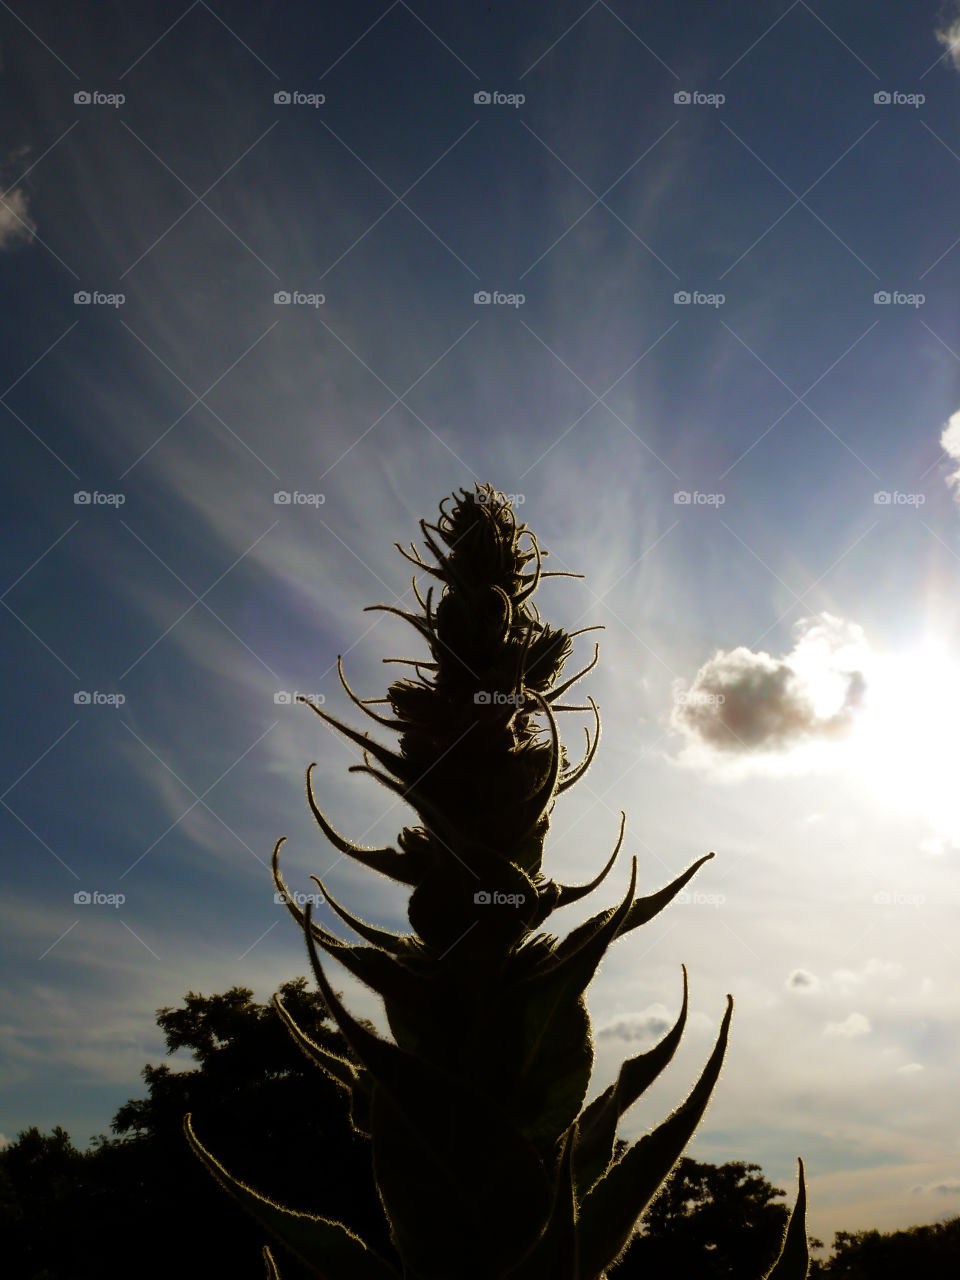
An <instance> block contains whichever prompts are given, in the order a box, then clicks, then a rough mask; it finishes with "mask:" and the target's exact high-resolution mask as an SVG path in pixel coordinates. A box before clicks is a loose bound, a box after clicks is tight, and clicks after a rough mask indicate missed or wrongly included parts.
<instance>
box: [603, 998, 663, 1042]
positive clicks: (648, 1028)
mask: <svg viewBox="0 0 960 1280" xmlns="http://www.w3.org/2000/svg"><path fill="white" fill-rule="evenodd" d="M676 1020H677V1015H676V1013H671V1012H670V1011H669V1010H668V1009H667V1007H666V1005H662V1004H652V1005H650V1006H649V1007H648V1008H647V1009H644V1010H643V1012H642V1013H627V1014H624V1015H623V1016H622V1017H620V1018H616V1019H614V1021H613V1022H608V1023H607V1024H606V1026H604V1027H602V1028H601V1029H600V1031H599V1032H598V1033H597V1034H598V1035H599V1036H601V1037H603V1038H604V1039H617V1040H647V1041H653V1040H659V1039H660V1037H661V1036H662V1035H663V1034H664V1032H666V1031H669V1030H670V1028H671V1027H672V1026H673V1024H674V1023H675V1022H676Z"/></svg>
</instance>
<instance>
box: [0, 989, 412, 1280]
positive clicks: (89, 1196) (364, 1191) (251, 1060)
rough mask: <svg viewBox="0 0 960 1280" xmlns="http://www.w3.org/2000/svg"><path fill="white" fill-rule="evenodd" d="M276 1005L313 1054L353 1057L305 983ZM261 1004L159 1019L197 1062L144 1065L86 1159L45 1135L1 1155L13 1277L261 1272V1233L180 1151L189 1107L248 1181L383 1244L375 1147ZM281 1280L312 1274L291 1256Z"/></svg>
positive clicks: (1, 1225) (242, 996)
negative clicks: (326, 1210)
mask: <svg viewBox="0 0 960 1280" xmlns="http://www.w3.org/2000/svg"><path fill="white" fill-rule="evenodd" d="M280 995H281V997H282V999H283V1000H284V1002H285V1005H286V1007H287V1008H289V1009H291V1010H296V1011H297V1017H298V1018H299V1019H300V1020H301V1022H302V1024H303V1025H304V1026H309V1027H310V1034H311V1035H312V1036H313V1037H314V1039H315V1040H316V1041H317V1042H318V1043H321V1044H324V1045H325V1046H326V1047H328V1048H329V1049H330V1050H331V1051H334V1052H338V1053H341V1054H345V1055H349V1048H348V1047H347V1046H346V1045H345V1044H344V1042H343V1040H342V1037H341V1036H340V1035H339V1033H338V1032H337V1031H336V1030H335V1029H333V1028H331V1027H330V1026H329V1024H328V1020H329V1014H328V1013H327V1010H326V1006H325V1004H324V1000H323V997H322V996H321V995H320V994H319V992H315V991H310V990H308V989H307V981H306V979H305V978H297V979H296V980H294V981H292V982H287V983H285V984H284V985H283V987H282V988H281V991H280ZM252 997H253V993H252V992H251V991H250V990H248V989H246V988H242V987H234V988H233V989H232V990H230V991H227V992H225V993H223V994H221V995H214V996H203V995H197V994H195V993H193V992H190V993H189V994H188V995H187V997H186V1000H185V1003H184V1005H183V1006H182V1007H181V1008H178V1009H171V1008H165V1009H161V1010H159V1011H158V1017H157V1021H158V1025H159V1026H160V1028H161V1030H162V1031H163V1032H164V1036H165V1040H166V1046H167V1050H168V1052H170V1053H173V1052H175V1051H177V1050H188V1051H189V1052H190V1053H191V1054H192V1056H193V1058H194V1060H195V1062H196V1066H195V1067H194V1068H193V1069H189V1070H172V1069H171V1068H170V1067H169V1066H168V1065H166V1064H162V1065H160V1066H152V1065H147V1066H146V1067H145V1068H144V1070H143V1073H142V1074H143V1077H144V1080H145V1081H146V1084H147V1087H148V1095H147V1097H146V1098H142V1099H137V1100H131V1101H129V1102H127V1103H125V1104H124V1105H123V1106H122V1107H120V1109H119V1110H118V1111H117V1114H116V1116H115V1117H114V1120H113V1123H112V1125H111V1128H112V1130H113V1133H114V1135H115V1136H114V1137H112V1138H107V1137H105V1136H101V1137H100V1138H99V1139H97V1140H95V1143H94V1145H93V1147H92V1148H91V1149H90V1150H89V1151H85V1152H81V1151H78V1150H77V1149H76V1148H75V1147H74V1146H73V1144H72V1142H71V1141H70V1137H69V1135H68V1134H67V1133H66V1132H64V1130H62V1129H60V1128H57V1129H55V1130H54V1131H53V1133H52V1134H51V1135H43V1134H40V1133H39V1131H38V1130H37V1129H36V1128H32V1129H28V1130H26V1131H25V1132H24V1133H21V1134H20V1135H19V1136H18V1138H17V1140H16V1141H15V1142H13V1143H11V1144H10V1145H9V1146H8V1147H6V1148H5V1149H4V1150H3V1151H0V1235H2V1239H3V1255H4V1262H5V1264H6V1265H7V1266H8V1267H9V1270H8V1272H7V1273H8V1274H10V1275H15V1276H16V1277H17V1280H86V1278H87V1277H91V1278H92V1277H98V1280H99V1278H101V1277H104V1276H114V1275H116V1276H120V1275H126V1274H127V1273H128V1271H129V1270H130V1266H131V1259H135V1260H136V1265H135V1270H134V1274H135V1275H136V1276H137V1278H138V1280H161V1278H162V1280H169V1277H172V1276H194V1275H207V1274H209V1275H225V1276H227V1275H229V1276H237V1277H242V1276H246V1275H250V1274H251V1269H253V1272H254V1273H256V1272H257V1271H258V1270H259V1263H258V1261H257V1260H258V1258H259V1255H260V1252H261V1246H262V1234H261V1232H260V1229H259V1228H258V1227H257V1225H256V1224H255V1223H253V1222H251V1221H250V1219H249V1217H248V1216H247V1214H245V1213H244V1212H243V1211H242V1210H241V1209H240V1207H239V1206H238V1205H237V1204H236V1203H235V1202H234V1201H232V1200H231V1199H230V1198H229V1197H227V1196H224V1195H223V1194H222V1192H221V1191H220V1190H219V1188H218V1187H217V1186H216V1185H215V1184H214V1183H213V1182H212V1181H211V1179H210V1177H209V1175H208V1174H207V1173H206V1171H205V1170H204V1169H203V1168H201V1166H200V1165H199V1164H198V1163H197V1161H196V1159H195V1158H194V1156H193V1155H192V1153H191V1152H190V1151H189V1150H188V1148H187V1147H186V1145H185V1144H184V1141H183V1114H184V1111H185V1110H193V1111H195V1112H196V1113H197V1114H198V1115H203V1117H204V1122H205V1125H206V1127H207V1128H208V1129H209V1131H210V1132H211V1133H214V1132H215V1133H216V1135H217V1137H216V1141H217V1142H218V1144H220V1146H221V1148H222V1149H223V1150H224V1151H229V1153H230V1156H229V1158H230V1160H231V1161H232V1162H233V1164H234V1165H235V1167H236V1168H237V1169H238V1170H242V1171H243V1174H244V1175H245V1176H247V1177H249V1178H251V1179H253V1178H260V1177H263V1178H270V1180H271V1182H272V1184H273V1185H276V1186H278V1187H282V1188H283V1194H284V1195H285V1196H287V1197H288V1198H289V1201H290V1202H291V1203H293V1204H295V1205H296V1206H297V1207H298V1208H302V1209H304V1210H306V1211H310V1210H313V1211H316V1210H317V1209H318V1208H320V1207H325V1206H327V1205H329V1204H332V1203H336V1204H337V1206H338V1209H337V1211H338V1213H340V1214H341V1215H342V1217H343V1220H344V1221H345V1222H348V1223H350V1224H351V1225H353V1226H354V1227H355V1228H356V1229H357V1230H362V1231H364V1232H365V1233H366V1234H368V1235H369V1236H370V1237H371V1238H374V1239H377V1240H378V1242H379V1243H380V1244H381V1245H383V1246H384V1247H388V1246H389V1237H388V1235H387V1232H386V1228H385V1226H384V1225H383V1221H382V1218H383V1215H382V1212H381V1211H380V1205H379V1199H378V1197H377V1192H376V1186H375V1184H374V1182H373V1177H372V1174H371V1171H370V1152H369V1142H368V1141H367V1140H366V1139H364V1138H362V1137H361V1136H360V1135H358V1134H357V1133H356V1132H355V1131H354V1129H353V1127H352V1125H351V1124H350V1122H349V1117H348V1115H347V1113H346V1109H345V1107H344V1105H343V1102H342V1100H341V1099H340V1097H339V1094H338V1092H337V1090H336V1089H335V1088H334V1087H333V1085H331V1084H330V1083H329V1082H328V1081H326V1080H325V1079H323V1078H322V1077H321V1078H319V1079H318V1076H317V1073H316V1072H315V1070H313V1069H312V1068H311V1065H310V1063H309V1062H308V1061H307V1060H306V1059H305V1058H304V1057H303V1055H302V1054H301V1052H300V1051H299V1049H298V1048H297V1047H296V1046H295V1045H294V1044H293V1042H292V1041H291V1039H290V1037H289V1035H288V1033H287V1032H286V1030H285V1029H284V1027H283V1025H282V1024H281V1023H280V1021H279V1019H278V1018H277V1016H276V1013H275V1011H274V1009H273V1008H272V1007H271V1006H270V1005H261V1004H257V1003H256V1002H254V1000H253V998H252ZM238 1116H240V1117H242V1120H241V1122H238ZM378 1233H379V1234H378ZM144 1242H148V1247H145V1244H144ZM285 1273H286V1274H288V1275H289V1277H290V1280H305V1278H306V1277H307V1276H308V1275H311V1274H312V1273H311V1272H308V1271H307V1270H306V1269H305V1268H302V1267H301V1266H300V1265H299V1264H298V1263H297V1262H296V1261H295V1260H291V1261H290V1262H289V1263H288V1265H287V1267H285ZM285 1280H286V1275H285Z"/></svg>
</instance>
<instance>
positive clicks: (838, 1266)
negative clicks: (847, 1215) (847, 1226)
mask: <svg viewBox="0 0 960 1280" xmlns="http://www.w3.org/2000/svg"><path fill="white" fill-rule="evenodd" d="M810 1275H811V1280H813V1278H814V1277H816V1278H817V1280H903V1277H904V1276H910V1275H914V1276H922V1277H923V1280H956V1276H957V1275H960V1217H956V1218H950V1219H948V1220H947V1221H946V1222H935V1223H931V1224H930V1225H929V1226H923V1227H909V1228H908V1229H907V1230H906V1231H892V1232H889V1233H883V1232H880V1231H854V1232H851V1231H838V1232H836V1234H835V1235H834V1241H833V1254H832V1255H831V1257H830V1258H829V1259H828V1260H826V1261H825V1262H815V1263H814V1264H813V1268H812V1269H811V1272H810Z"/></svg>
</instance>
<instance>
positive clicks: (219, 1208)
mask: <svg viewBox="0 0 960 1280" xmlns="http://www.w3.org/2000/svg"><path fill="white" fill-rule="evenodd" d="M280 996H281V999H282V1001H283V1003H284V1005H285V1006H286V1008H287V1009H288V1010H289V1011H290V1012H291V1013H292V1014H293V1015H294V1017H295V1018H296V1020H297V1022H298V1023H299V1025H300V1026H301V1027H303V1029H304V1030H305V1031H307V1033H308V1034H309V1035H310V1036H311V1038H312V1039H313V1040H314V1041H315V1042H316V1043H318V1044H320V1045H321V1046H323V1047H324V1048H327V1049H330V1050H331V1051H333V1052H335V1053H338V1054H340V1055H341V1056H343V1057H348V1058H349V1057H350V1052H349V1049H348V1047H347V1045H346V1043H345V1042H344V1040H343V1038H342V1037H341V1035H340V1033H339V1032H338V1031H337V1030H336V1028H335V1026H334V1025H333V1023H332V1020H331V1019H330V1015H329V1011H328V1009H327V1008H326V1006H325V1004H324V1001H323V997H322V995H321V994H320V993H319V992H318V991H310V990H308V989H307V981H306V979H305V978H297V979H294V980H293V981H291V982H288V983H285V984H284V986H283V987H282V988H281V991H280ZM157 1022H158V1025H159V1027H160V1028H161V1030H162V1031H163V1034H164V1038H165V1041H166V1047H167V1051H168V1053H174V1052H176V1051H177V1050H186V1051H188V1052H189V1053H190V1054H191V1055H192V1057H193V1061H194V1065H193V1066H192V1068H190V1069H187V1070H172V1069H171V1068H170V1066H169V1065H166V1064H162V1065H160V1066H152V1065H147V1066H146V1067H145V1068H144V1069H143V1073H142V1074H143V1077H144V1080H145V1082H146V1086H147V1096H146V1097H145V1098H140V1099H131V1100H130V1101H129V1102H127V1103H126V1104H125V1105H124V1106H122V1107H121V1108H120V1109H119V1111H118V1112H117V1114H116V1116H115V1117H114V1119H113V1121H112V1123H111V1131H112V1136H106V1135H102V1134H101V1135H100V1136H99V1137H97V1138H95V1139H93V1142H92V1144H91V1146H90V1147H89V1149H87V1150H85V1151H81V1150H79V1149H78V1148H77V1147H75V1146H74V1144H73V1142H72V1141H71V1138H70V1135H69V1134H68V1133H67V1132H66V1131H65V1130H64V1129H63V1128H61V1127H60V1126H57V1127H55V1128H54V1129H53V1131H52V1132H51V1133H41V1132H40V1130H39V1129H37V1128H36V1127H31V1128H29V1129H26V1130H24V1131H22V1132H21V1133H20V1134H19V1135H18V1136H17V1138H16V1140H15V1141H14V1142H11V1143H9V1144H8V1145H7V1146H6V1147H5V1148H4V1149H3V1150H2V1151H0V1234H2V1239H3V1255H4V1259H5V1261H6V1263H7V1266H8V1269H9V1270H8V1274H11V1275H16V1276H17V1277H18V1280H87V1278H88V1277H90V1278H91V1280H92V1278H93V1277H94V1276H96V1277H102V1276H104V1275H120V1274H126V1273H127V1271H128V1270H129V1269H130V1268H131V1267H132V1268H133V1270H134V1271H135V1273H136V1275H137V1276H138V1280H160V1278H161V1277H163V1278H164V1280H166V1278H167V1277H169V1276H170V1275H171V1274H181V1275H183V1274H185V1275H203V1274H206V1273H207V1272H208V1270H209V1272H210V1273H211V1274H219V1275H232V1276H238V1277H240V1276H251V1277H253V1276H256V1277H258V1278H259V1277H260V1276H261V1275H262V1274H263V1272H262V1263H261V1260H260V1259H261V1249H262V1246H263V1244H264V1234H263V1231H262V1229H261V1228H260V1227H259V1226H258V1225H257V1224H256V1223H255V1222H253V1221H252V1220H251V1219H250V1217H249V1216H248V1215H247V1214H246V1213H245V1212H244V1210H243V1209H241V1208H240V1206H239V1204H237V1203H236V1202H235V1201H233V1199H232V1198H231V1197H230V1196H229V1195H227V1194H226V1193H225V1192H224V1191H223V1190H222V1189H221V1188H220V1187H219V1186H217V1185H216V1183H215V1182H214V1180H213V1179H212V1178H211V1177H210V1175H209V1174H208V1173H207V1171H206V1170H205V1169H204V1168H203V1167H202V1166H201V1165H200V1163H199V1162H198V1161H197V1159H196V1158H195V1156H194V1155H193V1153H192V1152H191V1151H190V1150H189V1149H188V1147H187V1144H186V1142H185V1140H184V1136H183V1127H182V1122H183V1116H184V1114H185V1113H186V1112H188V1111H189V1112H192V1113H193V1116H194V1123H195V1126H196V1130H197V1133H198V1135H199V1136H200V1137H201V1140H203V1141H207V1140H209V1143H210V1145H211V1147H213V1148H214V1149H215V1150H216V1151H217V1152H218V1153H219V1154H220V1158H221V1159H222V1161H223V1164H224V1165H225V1166H226V1167H227V1168H228V1169H229V1170H230V1171H231V1173H234V1174H235V1175H236V1176H238V1177H239V1178H240V1179H241V1180H242V1181H244V1182H246V1183H247V1184H248V1185H250V1186H252V1187H254V1188H255V1189H262V1190H264V1191H267V1192H269V1193H270V1194H271V1195H274V1196H276V1198H277V1199H279V1200H281V1201H282V1202H284V1203H286V1204H288V1205H290V1206H291V1207H292V1208H295V1209H299V1210H301V1211H304V1212H308V1213H311V1212H312V1213H322V1215H323V1216H325V1217H334V1218H337V1219H338V1220H339V1221H341V1222H343V1223H345V1224H346V1225H347V1226H348V1227H349V1228H350V1229H351V1230H353V1231H356V1233H357V1234H358V1235H361V1236H362V1237H363V1238H364V1239H365V1240H367V1241H368V1243H369V1244H370V1245H371V1247H373V1248H375V1249H382V1250H383V1251H384V1252H386V1251H388V1249H389V1237H388V1232H387V1228H386V1225H385V1222H384V1216H383V1212H382V1210H381V1208H380V1203H379V1197H378V1192H377V1188H376V1184H375V1182H374V1178H373V1173H372V1168H371V1161H370V1150H369V1147H370V1144H369V1140H367V1139H365V1138H362V1137H361V1136H360V1135H359V1134H357V1133H356V1132H355V1131H354V1130H353V1128H352V1126H351V1123H350V1118H349V1114H348V1112H347V1109H346V1107H345V1106H344V1103H343V1100H342V1096H341V1095H340V1093H339V1092H338V1091H337V1089H336V1087H335V1086H334V1085H333V1083H332V1082H331V1081H330V1080H329V1078H328V1077H326V1076H325V1075H324V1073H323V1072H322V1071H320V1070H318V1069H317V1067H316V1066H315V1065H314V1064H313V1063H311V1062H310V1061H309V1060H308V1059H307V1058H306V1057H304V1056H303V1055H302V1054H301V1053H300V1051H299V1050H298V1049H297V1047H296V1046H295V1044H294V1043H293V1041H292V1040H291V1038H290V1035H289V1034H288V1032H287V1030H286V1028H285V1027H284V1026H283V1025H282V1023H281V1022H280V1019H279V1017H278V1016H277V1014H276V1012H275V1010H274V1009H273V1008H272V1007H271V1006H270V1005H261V1004H258V1003H256V1002H255V1001H254V999H253V992H252V991H250V990H249V989H248V988H245V987H233V988H232V989H231V990H230V991H227V992H225V993H224V994H222V995H214V996H203V995H198V994H195V993H193V992H190V993H188V995H187V997H186V1000H185V1002H184V1004H183V1006H182V1007H180V1008H177V1009H173V1008H164V1009H161V1010H159V1011H158V1014H157ZM238 1117H242V1119H241V1120H239V1121H238ZM625 1145H626V1144H625V1143H621V1144H618V1148H619V1147H620V1146H625ZM305 1188H309V1191H308V1192H307V1191H305ZM784 1197H785V1192H784V1191H782V1190H781V1189H779V1188H777V1187H774V1186H772V1185H771V1184H770V1183H769V1182H768V1181H767V1180H766V1179H765V1178H764V1177H763V1176H762V1173H761V1170H760V1166H759V1165H755V1164H744V1163H743V1162H741V1161H734V1162H731V1163H727V1164H723V1165H713V1164H709V1163H700V1162H698V1161H696V1160H692V1159H690V1158H689V1157H686V1156H684V1157H681V1159H680V1161H679V1162H678V1163H677V1165H676V1166H675V1168H674V1171H673V1173H672V1174H671V1175H670V1178H669V1179H668V1181H667V1182H666V1183H665V1184H664V1187H663V1189H662V1191H661V1193H660V1195H659V1196H658V1197H657V1199H656V1200H655V1201H654V1203H653V1204H652V1205H651V1207H650V1209H649V1211H648V1212H647V1214H646V1215H645V1217H644V1219H643V1221H642V1223H641V1226H640V1229H639V1231H638V1232H637V1234H636V1235H635V1237H634V1239H633V1241H632V1243H631V1245H630V1247H629V1249H628V1250H627V1253H626V1254H625V1255H624V1257H623V1259H622V1260H621V1261H620V1262H619V1263H618V1264H617V1265H616V1266H615V1267H613V1268H611V1269H610V1272H609V1276H610V1280H640V1277H649V1276H651V1275H658V1274H667V1273H668V1271H669V1273H671V1274H673V1273H675V1272H680V1273H684V1272H686V1273H688V1274H694V1275H697V1276H699V1277H702V1278H703V1280H714V1278H716V1280H720V1278H721V1277H723V1278H724V1280H727V1278H729V1280H733V1278H734V1277H736V1278H737V1280H739V1278H740V1277H742V1276H745V1275H747V1276H749V1275H759V1274H761V1273H762V1271H763V1269H764V1267H766V1266H769V1265H770V1263H771V1262H772V1261H773V1259H774V1258H775V1257H776V1256H777V1252H778V1250H779V1247H780V1242H781V1240H782V1237H783V1232H784V1229H785V1227H786V1222H787V1218H788V1213H789V1211H788V1208H787V1205H786V1203H785V1199H784ZM810 1243H811V1247H812V1248H817V1249H819V1250H821V1251H822V1249H823V1246H822V1243H821V1242H820V1241H818V1240H813V1239H812V1238H811V1241H810ZM281 1254H282V1256H283V1264H282V1271H283V1276H284V1280H309V1277H310V1274H311V1273H310V1272H308V1271H307V1269H306V1268H305V1267H302V1266H301V1265H300V1264H299V1263H298V1262H297V1260H296V1259H295V1258H293V1257H292V1256H290V1255H288V1254H286V1252H285V1251H283V1250H281ZM958 1262H960V1218H954V1219H952V1220H950V1221H948V1222H944V1223H936V1224H932V1225H928V1226H917V1227H911V1228H910V1229H909V1230H907V1231H897V1232H893V1233H881V1232H878V1231H860V1232H855V1233H851V1232H844V1231H840V1232H837V1233H836V1236H835V1240H834V1244H833V1250H832V1254H831V1256H830V1257H827V1258H817V1257H814V1260H813V1262H812V1265H811V1270H810V1276H811V1280H813V1278H817V1280H893V1278H894V1277H897V1280H901V1278H902V1276H903V1275H905V1274H907V1272H908V1268H909V1269H913V1270H914V1271H915V1272H918V1273H919V1274H922V1275H923V1276H924V1277H925V1280H938V1278H939V1277H941V1276H942V1277H944V1280H946V1277H947V1276H949V1277H951V1280H952V1277H954V1276H955V1275H957V1274H958V1271H957V1264H958ZM455 1271H456V1265H455V1261H453V1262H452V1263H451V1275H453V1274H455Z"/></svg>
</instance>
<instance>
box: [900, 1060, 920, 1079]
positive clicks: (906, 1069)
mask: <svg viewBox="0 0 960 1280" xmlns="http://www.w3.org/2000/svg"><path fill="white" fill-rule="evenodd" d="M923 1069H924V1068H923V1063H922V1062H906V1063H904V1065H903V1066H902V1067H897V1075H898V1076H915V1075H916V1074H917V1073H918V1072H919V1071H922V1070H923Z"/></svg>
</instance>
